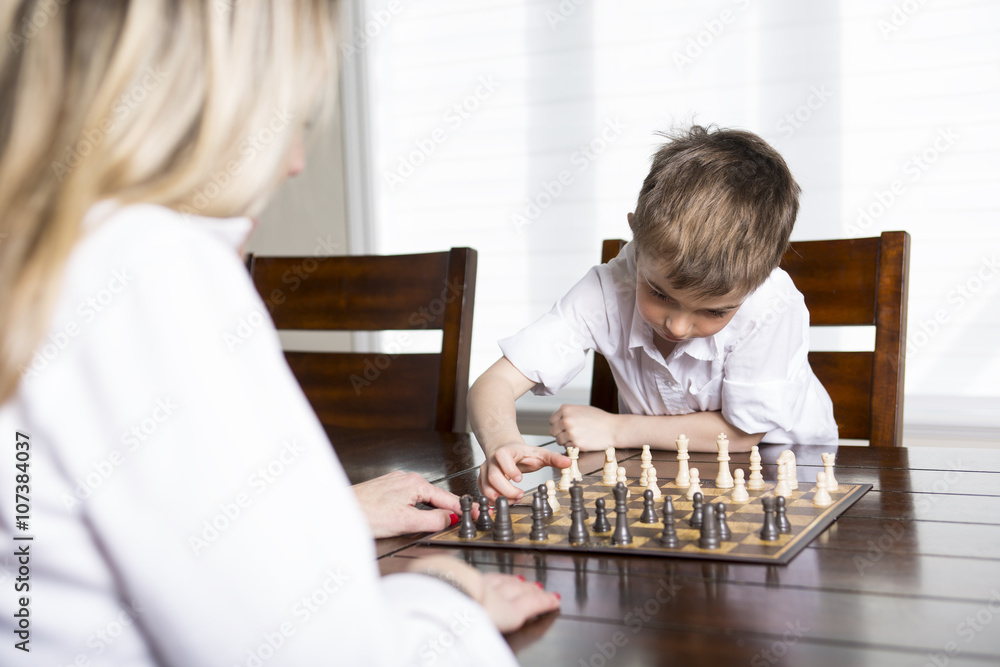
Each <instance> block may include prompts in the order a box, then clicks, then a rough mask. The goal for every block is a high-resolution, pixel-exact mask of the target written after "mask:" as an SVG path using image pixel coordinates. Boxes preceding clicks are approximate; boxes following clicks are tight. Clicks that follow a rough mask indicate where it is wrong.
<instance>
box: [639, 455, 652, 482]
mask: <svg viewBox="0 0 1000 667" xmlns="http://www.w3.org/2000/svg"><path fill="white" fill-rule="evenodd" d="M640 458H641V460H642V464H641V465H640V466H639V468H640V469H641V470H642V472H641V473H640V474H639V486H641V487H643V488H646V479H647V477H646V476H647V475H648V474H649V472H648V471H649V469H650V468H652V467H653V455H652V454H650V453H649V445H643V446H642V456H641V457H640Z"/></svg>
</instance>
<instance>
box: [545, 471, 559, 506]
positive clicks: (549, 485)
mask: <svg viewBox="0 0 1000 667" xmlns="http://www.w3.org/2000/svg"><path fill="white" fill-rule="evenodd" d="M545 488H546V489H547V490H548V492H549V506H550V507H551V508H552V511H553V512H558V511H559V508H560V507H561V505H560V504H559V500H558V499H557V498H556V483H555V482H553V481H552V480H551V479H550V480H547V481H546V482H545Z"/></svg>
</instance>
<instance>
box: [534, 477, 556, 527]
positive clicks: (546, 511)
mask: <svg viewBox="0 0 1000 667" xmlns="http://www.w3.org/2000/svg"><path fill="white" fill-rule="evenodd" d="M535 495H538V496H541V498H542V517H543V518H545V519H548V518H549V517H550V516H552V506H551V505H550V504H549V487H548V486H546V485H545V484H539V485H538V490H537V493H536V494H535Z"/></svg>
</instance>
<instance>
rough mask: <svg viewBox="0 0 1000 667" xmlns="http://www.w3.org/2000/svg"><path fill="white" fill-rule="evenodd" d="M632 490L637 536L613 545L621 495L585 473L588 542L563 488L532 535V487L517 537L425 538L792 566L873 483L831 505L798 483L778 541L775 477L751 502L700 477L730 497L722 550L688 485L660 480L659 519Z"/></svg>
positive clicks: (707, 487)
mask: <svg viewBox="0 0 1000 667" xmlns="http://www.w3.org/2000/svg"><path fill="white" fill-rule="evenodd" d="M628 482H629V483H628V488H629V491H630V495H629V498H628V515H627V516H628V524H629V530H630V531H631V533H632V538H633V540H632V543H631V544H626V545H616V544H612V541H611V537H612V535H613V533H614V527H615V520H616V516H615V498H614V495H613V493H612V487H611V486H608V485H605V484H604V482H603V481H602V479H601V477H600V476H584V477H583V480H582V481H581V482H579V484H580V485H581V486H582V487H583V498H584V504H585V507H586V510H587V513H588V516H587V521H586V525H587V529H588V531H589V537H588V540H587V542H586V543H584V544H579V545H573V544H570V541H569V529H570V525H571V522H570V511H569V507H570V494H569V492H568V491H564V490H557V491H556V499H557V500H558V502H559V505H560V506H559V509H557V510H555V511H554V512H553V514H552V516H551V517H549V518H548V519H546V520H545V525H546V526H547V528H548V537H547V538H546V539H545V540H544V541H537V542H536V541H532V540H530V539H529V537H528V536H529V533H530V532H531V523H532V517H531V508H530V506H529V505H530V502H531V498H532V494H531V493H528V494H526V495H525V497H524V499H523V503H527V505H526V504H518V505H514V506H512V507H511V508H510V515H511V523H512V526H513V529H514V539H513V540H512V541H509V542H501V541H498V540H495V539H493V533H492V531H477V534H476V536H475V537H470V538H464V539H463V538H460V537H459V536H458V531H459V527H458V526H454V527H452V528H449V529H446V530H444V531H442V532H440V533H436V534H434V535H431V536H429V537H428V538H426V539H424V540H422V543H424V544H430V545H459V546H475V547H489V548H493V547H496V548H501V549H520V550H525V549H527V550H543V551H544V550H555V551H568V552H575V553H581V552H586V553H615V554H623V553H628V554H641V555H649V556H661V557H677V558H696V559H707V560H721V561H737V562H746V563H768V564H772V565H773V564H780V565H785V564H787V563H788V562H790V561H791V560H792V559H793V558H794V557H795V556H796V555H797V554H798V553H799V552H800V551H802V549H804V548H805V547H806V546H807V545H808V544H809V543H810V542H812V541H813V540H814V539H815V538H816V537H818V536H819V535H820V534H821V533H823V531H825V530H826V529H827V528H828V527H829V526H830V524H832V523H833V522H834V521H836V519H837V517H839V516H840V515H841V514H842V513H843V512H844V511H845V510H846V509H847V508H848V507H850V506H851V505H853V504H854V503H855V502H856V501H857V500H858V499H860V498H861V497H862V496H863V495H864V494H865V493H867V492H868V491H869V490H870V489H871V488H872V487H871V485H870V484H855V485H849V484H843V483H841V484H840V485H839V489H838V490H836V491H830V492H829V493H830V496H831V497H832V500H833V503H832V504H831V505H829V506H827V507H816V506H814V505H813V502H812V498H813V495H814V493H815V491H816V484H808V483H803V482H799V485H798V488H797V489H794V490H793V491H792V492H791V495H789V496H787V497H786V503H787V516H788V520H789V523H790V524H791V532H790V533H784V534H781V535H779V537H778V539H777V540H774V541H765V540H763V539H761V538H760V536H759V535H758V533H759V531H760V529H761V526H762V525H763V522H764V508H763V504H762V502H761V498H762V497H763V496H773V495H774V488H775V485H776V483H775V482H773V481H769V482H765V488H764V489H761V490H750V491H748V493H749V496H750V499H749V500H748V501H746V502H742V503H741V502H734V501H733V499H732V497H731V496H732V491H733V490H732V489H717V488H715V485H714V483H713V482H712V481H711V480H706V481H704V482H702V483H701V489H702V494H703V496H704V501H705V503H716V502H723V503H725V506H726V516H727V519H728V524H729V528H730V530H731V532H732V534H731V537H730V538H729V539H728V540H722V542H721V545H720V547H719V548H718V549H711V550H710V549H702V548H701V547H699V546H698V539H699V536H700V535H701V531H700V529H699V528H694V527H691V526H690V525H689V523H688V520H689V519H690V517H691V514H692V501H690V500H687V499H686V498H685V496H684V492H685V490H684V489H680V488H678V487H677V486H676V485H674V484H672V483H670V482H666V481H664V482H663V483H658V484H657V486H658V487H659V488H660V490H661V492H662V494H663V497H661V498H659V499H657V500H656V503H655V506H656V510H657V512H658V514H659V516H658V519H659V520H658V521H657V522H656V523H641V522H640V521H639V518H640V516H641V515H642V512H643V496H642V492H643V490H644V489H642V488H641V487H640V486H639V485H638V483H637V482H638V480H636V479H630V480H628ZM668 495H669V496H670V497H671V502H672V503H673V505H674V515H673V517H674V526H675V527H676V531H677V536H678V538H679V539H680V545H679V546H677V547H673V548H671V547H664V546H661V545H660V544H659V542H658V540H659V537H660V535H661V534H662V533H663V528H664V526H663V512H662V508H663V504H664V500H665V497H666V496H668ZM598 498H604V500H605V503H606V507H607V517H608V521H609V522H610V523H611V530H609V531H607V532H604V533H595V532H594V531H593V524H594V518H595V509H594V507H595V505H594V501H596V500H597V499H598Z"/></svg>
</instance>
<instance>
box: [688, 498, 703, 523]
mask: <svg viewBox="0 0 1000 667" xmlns="http://www.w3.org/2000/svg"><path fill="white" fill-rule="evenodd" d="M704 514H705V510H704V496H702V495H701V494H700V493H696V494H694V499H693V500H692V501H691V518H690V519H688V524H690V525H691V526H693V527H694V528H701V523H702V517H703V516H704Z"/></svg>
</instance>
